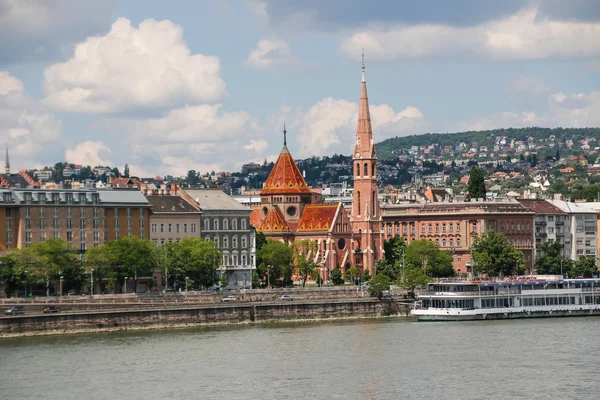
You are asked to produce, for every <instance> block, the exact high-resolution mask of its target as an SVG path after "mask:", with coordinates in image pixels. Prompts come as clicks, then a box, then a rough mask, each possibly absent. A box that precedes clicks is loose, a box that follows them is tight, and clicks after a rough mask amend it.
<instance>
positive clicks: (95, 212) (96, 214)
mask: <svg viewBox="0 0 600 400" xmlns="http://www.w3.org/2000/svg"><path fill="white" fill-rule="evenodd" d="M93 210H94V211H93V216H94V218H98V207H94V209H93Z"/></svg>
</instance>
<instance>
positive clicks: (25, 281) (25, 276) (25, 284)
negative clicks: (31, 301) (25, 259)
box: [23, 270, 29, 298]
mask: <svg viewBox="0 0 600 400" xmlns="http://www.w3.org/2000/svg"><path fill="white" fill-rule="evenodd" d="M28 272H29V271H27V270H25V271H23V275H24V278H23V285H24V286H25V289H24V290H25V294H24V295H23V297H25V298H27V273H28Z"/></svg>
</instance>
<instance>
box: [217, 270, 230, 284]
mask: <svg viewBox="0 0 600 400" xmlns="http://www.w3.org/2000/svg"><path fill="white" fill-rule="evenodd" d="M219 283H220V284H221V288H226V287H227V285H229V277H228V276H227V273H226V272H223V275H221V280H220V281H219Z"/></svg>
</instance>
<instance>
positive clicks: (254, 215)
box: [250, 208, 262, 228]
mask: <svg viewBox="0 0 600 400" xmlns="http://www.w3.org/2000/svg"><path fill="white" fill-rule="evenodd" d="M261 212H262V210H261V209H260V208H255V209H254V210H252V212H251V213H250V225H252V226H253V227H255V228H258V227H259V226H260V214H261Z"/></svg>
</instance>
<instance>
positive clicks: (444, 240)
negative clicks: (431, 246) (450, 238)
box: [442, 239, 446, 247]
mask: <svg viewBox="0 0 600 400" xmlns="http://www.w3.org/2000/svg"><path fill="white" fill-rule="evenodd" d="M442 247H446V239H442Z"/></svg>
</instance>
